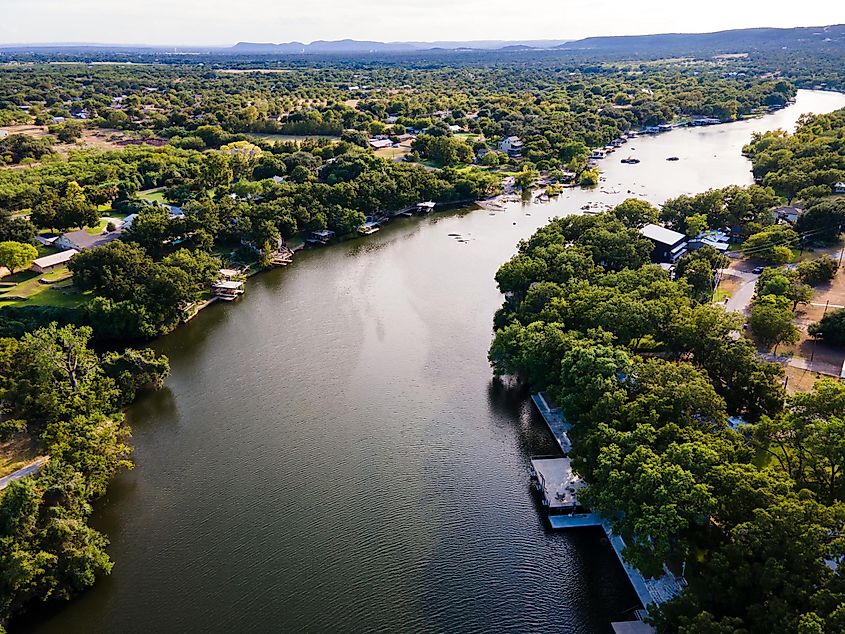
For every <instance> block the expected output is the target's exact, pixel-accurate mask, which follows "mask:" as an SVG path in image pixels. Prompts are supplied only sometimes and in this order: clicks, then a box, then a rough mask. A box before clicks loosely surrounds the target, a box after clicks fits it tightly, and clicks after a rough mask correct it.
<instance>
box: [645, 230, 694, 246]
mask: <svg viewBox="0 0 845 634" xmlns="http://www.w3.org/2000/svg"><path fill="white" fill-rule="evenodd" d="M640 234H641V235H642V236H643V237H645V238H648V239H649V240H654V241H655V242H660V243H661V244H666V245H669V246H672V245H675V244H677V243H678V242H680V241H681V240H686V238H687V237H686V236H685V235H684V234H683V233H679V232H677V231H672V230H671V229H667V228H666V227H661V226H660V225H646V226H645V227H643V228H642V229H640Z"/></svg>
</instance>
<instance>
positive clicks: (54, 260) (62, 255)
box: [30, 249, 79, 273]
mask: <svg viewBox="0 0 845 634" xmlns="http://www.w3.org/2000/svg"><path fill="white" fill-rule="evenodd" d="M78 253H79V251H77V250H76V249H69V250H67V251H59V252H58V253H52V254H50V255H45V256H44V257H41V258H38V259H36V260H33V261H32V266H30V269H31V270H33V271H35V272H36V273H46V272H47V271H52V270H54V269H57V268H59V267H62V266H65V265H66V264H67V263H68V262H70V259H71V258H72V257H73V256H75V255H77V254H78Z"/></svg>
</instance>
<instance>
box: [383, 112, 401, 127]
mask: <svg viewBox="0 0 845 634" xmlns="http://www.w3.org/2000/svg"><path fill="white" fill-rule="evenodd" d="M384 121H385V123H387V125H393V124H394V123H396V122H397V121H399V116H398V115H395V114H392V115H389V116H388V117H387V119H385V120H384Z"/></svg>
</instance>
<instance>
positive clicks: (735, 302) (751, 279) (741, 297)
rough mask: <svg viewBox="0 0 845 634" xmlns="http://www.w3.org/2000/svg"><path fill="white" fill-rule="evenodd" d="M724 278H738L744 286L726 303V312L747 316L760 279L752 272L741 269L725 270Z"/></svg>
mask: <svg viewBox="0 0 845 634" xmlns="http://www.w3.org/2000/svg"><path fill="white" fill-rule="evenodd" d="M722 275H723V276H730V277H736V278H739V279H740V280H742V285H741V286H740V287H739V288H738V289H737V290H736V291H735V292H734V293H733V295H731V296H730V297H729V298H728V300H727V301H726V302H725V310H728V311H732V312H737V313H743V314H745V311H746V309H747V308H748V305H749V304H751V298H753V297H754V287H755V286H756V285H757V278H758V277H760V276H759V275H756V274H754V273H751V272H750V271H740V270H739V269H731V268H728V269H725V270H724V271H722Z"/></svg>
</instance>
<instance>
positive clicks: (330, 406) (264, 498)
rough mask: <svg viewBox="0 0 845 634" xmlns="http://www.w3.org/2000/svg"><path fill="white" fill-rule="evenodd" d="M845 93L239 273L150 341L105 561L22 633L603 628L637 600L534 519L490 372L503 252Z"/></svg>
mask: <svg viewBox="0 0 845 634" xmlns="http://www.w3.org/2000/svg"><path fill="white" fill-rule="evenodd" d="M843 106H845V95H842V94H838V93H829V92H815V91H799V94H798V98H797V101H796V103H795V104H794V105H792V106H790V107H788V108H786V109H784V110H781V111H779V112H778V113H776V114H773V115H768V116H766V117H763V118H760V119H753V120H749V121H743V122H738V123H732V124H726V125H721V126H714V127H707V128H687V129H679V130H674V131H672V132H667V133H664V134H661V135H658V136H653V137H643V138H639V139H634V140H632V141H630V142H629V143H628V144H627V145H626V146H624V147H623V148H622V149H621V150H619V151H617V152H616V153H615V154H613V155H612V156H611V157H610V158H608V159H605V160H604V162H603V164H602V165H601V167H602V169H603V171H604V176H605V180H604V181H603V182H602V183H601V184H600V186H599V187H598V188H597V189H596V190H592V191H586V190H567V192H566V193H565V194H564V195H563V196H561V197H560V198H558V199H556V200H554V201H553V202H551V203H547V204H519V203H509V204H507V205H506V206H505V209H504V210H502V211H496V212H488V211H486V210H472V211H470V210H462V211H457V212H451V213H443V214H434V215H432V216H429V217H425V218H414V219H403V220H399V221H396V222H393V223H392V224H390V225H389V226H387V227H386V228H384V229H383V230H382V231H381V232H379V233H377V234H375V235H373V236H369V237H366V238H363V239H360V240H354V241H351V242H347V243H343V244H339V245H336V246H333V247H330V248H326V249H318V250H313V251H306V252H303V253H300V254H298V255H297V258H296V261H295V264H294V265H293V266H291V267H288V268H285V269H280V270H274V271H271V272H269V273H266V274H263V275H260V276H257V277H254V278H252V279H250V281H249V283H248V287H247V293H246V295H245V296H244V298H243V300H242V301H240V302H239V303H237V304H234V305H223V306H212V307H211V308H210V309H208V310H206V311H203V312H202V313H201V314H200V315H199V316H198V317H196V318H195V319H194V320H193V321H191V322H190V323H189V324H187V325H185V326H183V327H181V328H180V329H178V330H177V332H175V333H173V334H171V335H169V336H167V337H165V338H163V339H161V340H160V341H158V342H156V344H155V346H154V347H155V348H156V350H157V351H159V352H161V353H164V354H166V355H168V356H169V357H170V360H171V364H172V375H171V376H170V378H169V379H168V381H167V385H166V388H165V389H164V390H161V391H160V392H156V393H153V394H150V395H148V396H146V397H144V398H142V399H141V400H140V401H139V402H138V403H137V404H136V405H135V406H133V407H132V409H131V410H130V411H129V414H128V419H129V422H130V424H131V425H132V428H133V433H134V439H133V445H134V447H135V455H134V458H135V461H136V463H137V467H136V468H135V470H133V471H131V472H128V473H124V474H122V475H120V476H119V477H118V478H117V480H116V481H115V483H114V484H113V486H112V487H111V490H110V492H109V494H108V496H107V497H106V498H105V499H104V500H103V501H101V502H100V503H98V510H97V513H96V518H95V527H96V528H98V529H100V530H103V531H105V532H106V533H107V534H108V535H109V537H110V539H111V542H112V544H111V547H110V552H111V555H112V557H113V559H114V560H115V567H114V570H113V572H112V574H111V576H109V577H108V578H105V579H103V580H101V581H100V582H98V584H97V585H96V586H95V588H94V589H93V590H91V591H89V592H87V593H85V594H84V595H83V596H81V597H80V598H79V599H77V600H75V601H73V602H72V603H70V604H69V605H66V606H64V607H63V608H62V609H61V610H59V611H57V612H55V613H51V614H39V615H36V616H31V617H29V620H27V621H26V622H23V623H20V624H19V627H20V629H22V630H25V631H32V632H45V633H46V632H63V633H67V632H152V631H155V632H180V631H204V632H224V631H253V632H265V631H266V632H269V631H273V632H278V631H312V632H332V631H344V632H371V631H373V632H374V631H401V632H445V631H452V632H455V631H460V632H488V631H497V632H502V631H513V632H517V631H518V632H527V631H531V632H573V633H583V634H588V633H592V632H609V631H610V627H609V623H610V621H611V620H618V619H625V618H628V617H630V616H631V610H632V609H633V608H635V607H636V606H637V600H636V596H635V595H634V593H633V590H632V589H631V588H630V587H629V586H628V582H627V579H626V577H625V576H624V574H623V572H622V569H621V567H620V565H619V564H618V562H617V560H616V559H615V555H614V554H613V552H612V550H611V549H610V547H609V546H608V545H607V543H606V542H604V541H603V533H601V532H600V531H592V530H578V531H572V532H553V531H550V530H548V529H547V527H546V525H545V522H544V520H543V519H542V517H541V515H540V513H539V512H538V510H537V508H536V506H535V504H534V501H533V498H532V497H531V494H530V492H529V474H528V456H529V455H532V454H542V453H551V452H553V451H554V447H555V445H554V443H553V440H552V439H551V437H550V436H549V434H548V431H547V430H546V428H545V427H544V426H543V424H542V422H541V420H540V419H539V417H538V416H537V415H536V414H535V413H534V412H533V411H532V410H531V407H530V406H529V402H528V401H527V399H526V395H525V394H524V393H523V392H520V391H517V390H513V389H507V388H506V387H503V386H502V385H499V384H498V383H496V382H494V381H493V380H492V376H491V371H490V368H489V365H488V363H487V358H486V354H487V347H488V345H489V343H490V340H491V337H492V333H491V323H492V316H493V313H494V312H495V310H496V309H497V308H498V307H499V305H500V304H501V296H500V295H499V293H498V290H497V289H496V285H495V282H494V280H493V276H494V274H495V272H496V269H497V268H498V267H499V266H500V265H501V264H502V263H503V262H504V261H505V260H506V259H508V258H509V257H510V256H511V255H512V254H513V252H514V250H515V248H516V244H517V242H518V241H519V240H520V239H521V238H526V237H528V236H529V235H531V234H532V233H533V232H534V231H535V230H536V229H537V228H539V227H540V226H542V225H543V224H544V223H546V222H547V221H548V219H549V218H550V217H551V216H555V215H561V214H564V213H570V212H576V211H578V210H580V209H581V208H582V207H584V206H585V205H587V204H593V205H613V204H616V203H618V202H621V201H622V200H624V199H625V198H627V197H630V196H632V195H636V196H639V197H643V198H646V199H648V200H650V201H651V202H654V203H661V202H663V201H664V200H665V199H666V198H668V197H671V196H677V195H679V194H682V193H695V192H699V191H703V190H706V189H708V188H711V187H722V186H725V185H729V184H740V185H744V184H749V183H751V175H750V172H749V169H750V165H749V163H748V161H747V160H746V159H744V158H743V157H742V156H741V155H740V150H741V148H742V146H743V144H745V143H746V142H747V141H748V140H749V138H750V135H751V133H752V132H753V131H762V130H768V129H774V128H777V127H783V128H786V129H790V130H791V129H792V128H793V127H794V124H795V122H796V121H797V119H798V117H799V115H800V114H802V113H806V112H817V113H821V112H829V111H831V110H834V109H837V108H840V107H843ZM628 155H631V156H635V157H636V158H639V159H640V161H641V162H640V163H639V164H637V165H624V164H621V163H620V162H619V160H620V159H621V158H624V157H626V156H628ZM669 156H678V157H679V159H680V160H679V161H677V162H667V161H666V160H665V159H666V158H667V157H669ZM450 234H452V235H450Z"/></svg>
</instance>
